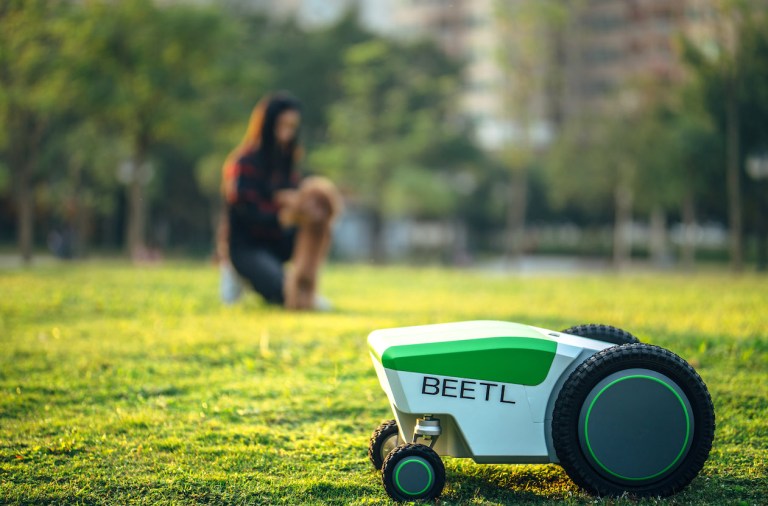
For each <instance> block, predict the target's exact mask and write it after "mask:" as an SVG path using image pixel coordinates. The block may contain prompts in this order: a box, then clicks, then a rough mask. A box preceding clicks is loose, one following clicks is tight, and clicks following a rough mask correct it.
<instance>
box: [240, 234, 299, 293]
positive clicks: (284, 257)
mask: <svg viewBox="0 0 768 506" xmlns="http://www.w3.org/2000/svg"><path fill="white" fill-rule="evenodd" d="M294 238H295V234H292V233H291V234H286V236H285V237H283V238H282V239H280V240H277V241H275V242H264V243H262V244H255V245H238V244H230V245H229V257H230V260H231V261H232V266H233V267H234V268H235V270H236V271H237V273H238V274H240V276H242V277H243V278H245V279H246V280H248V282H249V283H251V286H253V289H254V290H256V292H257V293H259V294H260V295H261V296H262V297H264V299H266V301H267V302H269V303H270V304H280V305H282V304H283V303H284V302H285V292H284V290H283V283H284V282H285V272H284V270H283V264H284V263H285V262H287V261H288V260H289V259H290V258H291V255H292V254H293V244H294Z"/></svg>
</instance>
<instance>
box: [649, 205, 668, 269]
mask: <svg viewBox="0 0 768 506" xmlns="http://www.w3.org/2000/svg"><path fill="white" fill-rule="evenodd" d="M650 228H651V231H650V232H651V234H650V244H649V250H650V253H651V261H652V262H653V264H654V265H655V266H657V267H664V266H667V265H668V264H669V248H668V247H667V246H668V244H667V215H666V213H665V212H664V209H663V208H662V207H661V206H654V208H653V210H652V211H651V227H650Z"/></svg>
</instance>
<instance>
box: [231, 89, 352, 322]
mask: <svg viewBox="0 0 768 506" xmlns="http://www.w3.org/2000/svg"><path fill="white" fill-rule="evenodd" d="M300 121H301V111H300V105H299V102H298V101H297V100H296V99H295V98H293V97H291V96H290V95H287V94H276V95H273V96H270V97H267V98H265V99H263V100H262V101H261V102H259V104H258V105H257V106H256V107H255V108H254V110H253V114H252V115H251V121H250V123H249V125H248V130H247V132H246V134H245V137H244V138H243V141H242V142H241V144H240V146H238V148H237V149H235V150H234V151H233V152H232V153H231V154H230V156H229V157H228V158H227V161H226V163H225V164H224V171H223V172H224V174H223V183H222V190H223V193H224V197H225V199H226V203H227V213H226V221H225V223H223V227H222V233H221V235H220V237H219V257H220V258H221V259H223V261H226V259H227V258H228V259H229V261H230V262H231V265H232V266H233V267H234V269H235V270H236V271H237V273H238V274H239V275H240V276H241V277H242V278H244V279H245V280H247V281H248V282H249V283H250V284H251V285H252V286H253V288H254V290H256V292H258V293H259V294H261V295H262V296H263V297H264V298H265V299H266V300H267V302H269V303H272V304H280V305H285V306H286V307H288V308H291V309H315V308H316V306H317V297H316V295H315V290H316V284H317V277H318V271H319V268H320V266H321V264H322V262H323V261H324V259H325V257H326V255H327V253H328V248H329V246H330V240H331V222H332V220H333V219H334V217H335V216H336V215H337V214H338V212H339V210H340V207H341V199H340V197H339V195H338V192H337V191H336V189H335V187H334V186H333V184H331V183H330V181H328V180H327V179H324V178H319V177H309V178H305V179H302V178H301V175H300V173H299V171H298V169H297V167H296V164H297V161H298V159H299V157H300V153H301V149H300V147H299V142H298V131H299V124H300ZM288 260H290V261H291V264H292V266H291V267H292V268H291V270H290V272H289V274H288V275H286V274H285V272H284V270H283V264H284V263H285V262H287V261H288Z"/></svg>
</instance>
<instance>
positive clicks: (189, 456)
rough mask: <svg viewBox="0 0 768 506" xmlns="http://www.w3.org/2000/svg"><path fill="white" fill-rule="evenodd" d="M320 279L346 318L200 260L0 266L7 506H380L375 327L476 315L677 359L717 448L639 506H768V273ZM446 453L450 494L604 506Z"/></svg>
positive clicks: (559, 479)
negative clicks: (685, 477)
mask: <svg viewBox="0 0 768 506" xmlns="http://www.w3.org/2000/svg"><path fill="white" fill-rule="evenodd" d="M323 287H324V288H323V291H324V293H325V294H327V295H328V297H329V298H331V299H332V300H333V301H334V303H335V305H336V310H335V311H334V312H332V313H329V314H298V313H288V312H284V311H281V310H278V309H274V308H269V307H267V306H265V305H263V304H262V303H261V302H260V301H259V300H258V299H257V298H256V297H255V296H253V295H249V296H247V297H246V298H245V299H244V300H243V302H242V303H241V304H239V305H238V306H235V307H222V306H221V305H220V304H219V302H218V297H217V271H216V270H215V269H214V268H212V267H210V266H208V265H202V264H172V265H166V266H162V267H147V268H134V267H129V266H125V265H121V264H82V265H78V264H75V265H72V266H55V267H46V268H38V269H33V270H29V271H0V502H9V503H17V502H18V503H45V504H50V503H110V504H120V503H123V504H124V503H145V504H157V503H213V504H221V503H234V504H247V503H257V504H262V503H264V504H272V503H282V504H304V503H309V504H312V503H316V504H387V503H389V501H388V497H387V496H386V494H385V492H384V490H383V488H382V487H381V484H380V478H379V474H378V473H376V472H375V471H374V470H373V468H372V467H371V465H370V464H369V462H368V459H367V454H366V452H367V443H368V437H369V436H370V433H371V431H372V430H373V429H374V428H375V427H376V425H378V423H379V422H380V421H381V420H383V419H387V418H391V415H390V411H389V407H388V404H387V400H386V396H385V395H384V393H383V392H382V391H381V389H380V387H379V384H378V381H377V379H376V375H375V373H374V371H373V367H372V365H371V363H370V359H369V357H368V353H367V346H366V341H365V340H366V336H367V334H368V333H369V332H370V331H371V330H373V329H376V328H380V327H392V326H402V325H412V324H426V323H436V322H448V321H458V320H469V319H502V320H510V321H518V322H522V323H530V324H533V325H538V326H542V327H547V328H553V329H560V328H565V327H568V326H571V325H574V324H578V323H590V322H602V323H609V324H613V325H616V326H619V327H623V328H625V329H627V330H630V331H632V332H634V333H635V334H636V335H638V336H639V337H640V338H641V339H642V340H643V341H646V342H650V343H653V344H658V345H661V346H664V347H667V348H669V349H671V350H672V351H674V352H676V353H678V354H679V355H681V356H682V357H684V358H686V359H687V360H688V361H689V362H691V363H692V364H693V365H694V366H695V367H696V368H697V370H698V371H699V373H700V374H701V376H702V377H703V379H704V381H705V382H706V383H707V385H708V387H709V390H710V392H711V394H712V397H713V400H714V403H715V410H716V414H717V424H718V426H717V432H716V436H715V443H714V448H713V451H712V453H711V455H710V459H709V461H708V463H707V465H706V466H705V468H704V470H703V471H702V473H701V474H700V475H699V477H698V478H697V479H695V480H694V481H693V482H692V484H691V485H690V486H689V487H688V488H687V489H686V490H685V491H683V492H682V493H680V494H679V495H677V496H675V497H673V498H669V499H666V500H662V501H656V500H646V501H643V502H644V503H647V504H651V503H652V504H657V503H662V504H692V503H696V504H704V503H709V504H726V503H728V504H765V503H766V500H768V499H767V498H768V466H767V465H766V461H768V278H766V277H756V276H744V277H741V278H733V277H730V276H728V275H718V274H705V275H698V276H693V277H687V276H683V275H677V274H652V275H632V276H616V275H592V276H582V277H578V276H577V277H551V276H550V277H547V276H540V277H501V276H490V275H486V274H481V273H472V272H464V271H444V270H434V269H430V270H420V269H405V268H386V269H374V268H366V267H347V266H336V267H333V268H331V269H330V270H329V271H328V272H327V273H326V275H325V277H324V279H323ZM502 437H515V434H514V431H513V430H510V432H509V434H505V435H502ZM445 462H446V469H447V486H446V488H445V490H444V493H443V496H442V501H444V502H445V503H449V504H512V503H514V504H528V503H530V504H547V503H561V502H565V503H567V504H587V503H592V502H593V501H595V498H593V497H591V496H588V495H585V494H584V493H582V492H580V491H579V489H577V488H576V486H575V485H573V484H572V483H571V482H570V481H569V479H568V478H567V476H566V475H565V474H564V472H563V471H562V470H561V469H560V468H559V467H558V466H556V465H535V466H534V465H531V466H523V465H508V466H506V465H505V466H501V465H498V466H497V465H477V464H474V463H473V462H471V461H468V460H463V459H451V458H447V459H445ZM598 502H601V503H606V504H625V503H626V504H634V502H633V501H630V500H628V499H623V500H601V501H598Z"/></svg>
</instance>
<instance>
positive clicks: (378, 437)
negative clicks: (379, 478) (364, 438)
mask: <svg viewBox="0 0 768 506" xmlns="http://www.w3.org/2000/svg"><path fill="white" fill-rule="evenodd" d="M398 444H400V437H399V433H398V428H397V422H396V421H395V420H387V421H386V422H382V423H381V425H379V426H378V427H376V430H374V431H373V434H371V440H370V441H369V442H368V459H370V461H371V464H373V467H375V468H376V469H381V466H382V464H384V458H385V457H386V456H387V454H388V453H389V452H391V451H392V450H394V449H395V447H396V446H397V445H398Z"/></svg>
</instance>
